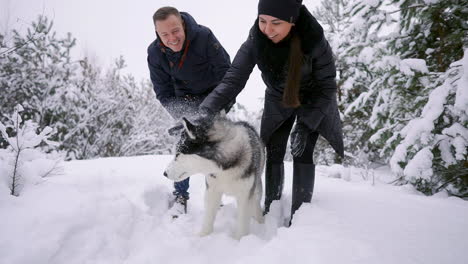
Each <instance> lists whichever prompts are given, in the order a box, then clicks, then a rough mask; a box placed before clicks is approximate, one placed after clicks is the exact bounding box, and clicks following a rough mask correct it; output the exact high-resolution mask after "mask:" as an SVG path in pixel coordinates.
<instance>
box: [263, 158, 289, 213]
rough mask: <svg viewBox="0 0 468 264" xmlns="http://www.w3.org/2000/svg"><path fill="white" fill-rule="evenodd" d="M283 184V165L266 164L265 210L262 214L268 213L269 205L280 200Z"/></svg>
mask: <svg viewBox="0 0 468 264" xmlns="http://www.w3.org/2000/svg"><path fill="white" fill-rule="evenodd" d="M283 183H284V165H283V163H271V162H267V163H266V169H265V209H264V211H263V214H264V215H266V214H267V213H268V212H269V211H270V205H271V203H272V202H273V201H274V200H279V199H281V193H282V192H283Z"/></svg>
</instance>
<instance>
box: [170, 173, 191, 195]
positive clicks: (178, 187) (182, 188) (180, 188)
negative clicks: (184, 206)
mask: <svg viewBox="0 0 468 264" xmlns="http://www.w3.org/2000/svg"><path fill="white" fill-rule="evenodd" d="M189 179H190V178H187V179H185V180H183V181H180V182H174V189H175V191H174V195H175V196H178V195H181V196H183V197H184V198H185V199H188V198H189V193H188V188H189Z"/></svg>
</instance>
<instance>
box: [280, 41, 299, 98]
mask: <svg viewBox="0 0 468 264" xmlns="http://www.w3.org/2000/svg"><path fill="white" fill-rule="evenodd" d="M291 33H293V35H292V38H291V49H290V51H289V64H288V65H289V67H288V76H287V79H286V87H285V89H284V92H283V104H284V105H285V106H286V107H299V106H300V105H301V102H300V100H299V90H300V87H301V68H302V60H303V52H302V47H301V39H300V37H299V34H298V33H297V32H291Z"/></svg>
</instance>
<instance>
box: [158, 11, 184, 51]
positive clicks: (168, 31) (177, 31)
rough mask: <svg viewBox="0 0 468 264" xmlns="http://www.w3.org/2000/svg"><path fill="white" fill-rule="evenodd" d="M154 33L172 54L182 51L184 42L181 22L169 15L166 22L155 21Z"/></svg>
mask: <svg viewBox="0 0 468 264" xmlns="http://www.w3.org/2000/svg"><path fill="white" fill-rule="evenodd" d="M155 26H156V32H157V33H158V35H159V37H160V38H161V41H162V42H163V43H164V45H165V46H166V47H168V48H170V49H171V50H172V51H174V52H179V51H181V50H182V46H183V45H184V41H185V32H184V26H183V24H182V20H181V19H179V18H178V17H177V16H175V15H170V16H168V17H167V18H166V20H161V21H156V24H155Z"/></svg>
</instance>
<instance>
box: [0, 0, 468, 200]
mask: <svg viewBox="0 0 468 264" xmlns="http://www.w3.org/2000/svg"><path fill="white" fill-rule="evenodd" d="M463 3H464V1H462V0H399V1H397V0H366V1H360V0H332V1H323V2H322V6H321V7H319V8H318V9H316V10H314V12H313V14H314V15H315V16H316V17H317V19H318V20H319V22H320V23H321V24H322V25H323V26H324V28H325V32H326V35H327V38H328V40H329V42H330V44H331V45H332V47H333V51H334V52H335V55H336V65H337V71H338V72H337V73H338V75H337V76H338V77H337V82H338V87H339V89H338V100H339V107H340V111H341V115H342V120H343V132H344V138H345V149H346V157H345V159H343V160H340V159H338V157H336V156H335V154H334V153H333V151H332V149H331V148H329V147H328V145H327V143H326V142H325V141H323V140H322V141H320V143H319V146H318V147H317V149H318V150H320V151H317V154H316V155H317V157H316V160H317V163H319V164H334V163H341V164H343V165H345V166H347V165H352V166H355V167H360V168H364V169H371V168H373V167H375V166H380V165H389V166H390V167H391V169H392V171H393V173H394V174H395V176H396V177H395V178H396V180H395V181H394V184H406V183H411V184H413V185H414V186H415V187H416V188H417V189H418V190H419V191H421V192H423V193H424V194H427V195H432V194H434V193H437V192H440V191H446V192H447V193H448V194H450V195H454V196H458V197H462V198H465V199H466V198H468V161H467V157H468V56H466V51H467V49H468V34H467V29H468V25H467V17H468V8H467V6H466V3H465V4H463ZM208 26H209V25H208ZM74 46H75V39H74V38H73V36H72V34H68V35H64V36H60V35H58V34H56V33H55V32H54V28H53V21H52V20H51V19H49V18H47V17H45V16H39V17H38V18H37V19H36V21H35V22H34V23H32V24H31V25H30V27H29V29H28V30H27V32H26V33H20V32H18V31H15V30H13V31H9V32H0V102H1V104H0V131H1V138H0V175H1V177H0V180H1V184H2V185H4V186H8V189H9V190H10V191H11V194H13V195H20V193H21V189H22V187H23V186H24V185H25V184H28V183H30V182H34V177H46V176H47V175H50V174H54V173H60V161H62V160H73V159H93V158H98V157H118V156H135V155H148V154H169V153H171V151H172V148H173V143H174V142H173V141H174V140H173V139H172V138H171V137H170V136H169V135H168V134H167V132H166V131H167V128H168V127H169V126H170V125H171V124H173V122H174V121H173V120H171V118H170V116H169V115H168V114H167V113H166V112H165V110H164V109H163V108H162V106H161V105H160V104H159V102H158V101H157V100H156V98H155V95H154V92H153V90H152V86H151V83H150V82H149V80H146V81H142V82H139V81H136V79H135V78H134V77H133V76H132V75H131V74H124V73H122V70H123V69H124V68H125V59H124V57H120V58H116V60H115V63H114V65H113V66H112V67H110V68H105V69H104V68H102V67H101V66H100V65H96V64H94V63H93V62H92V60H89V59H88V58H86V57H84V58H81V59H79V60H76V59H72V57H71V55H70V52H71V50H72V49H73V48H74ZM231 56H233V55H232V54H231ZM246 89H247V88H246ZM230 116H231V118H233V119H241V120H247V121H249V122H250V123H252V124H254V125H256V126H257V127H259V125H260V117H261V111H259V112H253V113H252V112H250V111H248V110H247V109H246V108H245V107H243V106H242V105H239V104H237V105H236V106H235V108H234V109H233V110H232V111H231V113H230ZM31 164H35V165H34V166H32V165H31ZM31 168H34V170H36V173H31ZM37 171H39V173H38V172H37ZM2 189H3V188H2Z"/></svg>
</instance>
